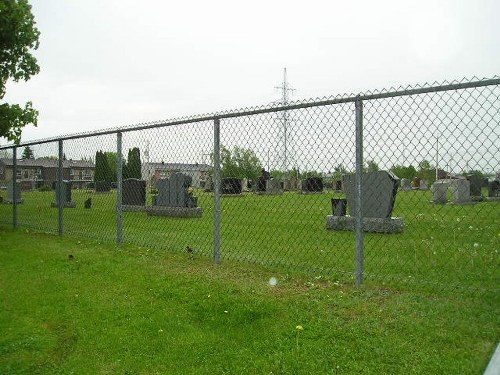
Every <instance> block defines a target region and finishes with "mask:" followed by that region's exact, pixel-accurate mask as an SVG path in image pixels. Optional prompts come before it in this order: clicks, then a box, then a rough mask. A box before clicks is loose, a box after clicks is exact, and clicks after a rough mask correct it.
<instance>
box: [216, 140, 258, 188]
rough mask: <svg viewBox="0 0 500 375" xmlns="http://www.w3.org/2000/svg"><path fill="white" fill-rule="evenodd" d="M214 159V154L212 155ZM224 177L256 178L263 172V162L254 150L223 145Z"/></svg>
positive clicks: (221, 151)
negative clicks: (229, 147)
mask: <svg viewBox="0 0 500 375" xmlns="http://www.w3.org/2000/svg"><path fill="white" fill-rule="evenodd" d="M212 160H213V155H212ZM220 160H221V164H222V170H221V172H222V177H237V178H248V179H249V180H255V179H257V177H258V176H260V174H261V172H262V164H261V162H260V160H259V158H258V157H257V155H256V154H255V152H254V151H253V150H250V149H245V148H242V147H238V146H235V147H234V148H233V149H232V150H230V149H228V148H226V147H224V146H221V150H220Z"/></svg>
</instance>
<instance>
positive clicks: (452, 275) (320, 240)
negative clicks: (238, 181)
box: [0, 190, 500, 293]
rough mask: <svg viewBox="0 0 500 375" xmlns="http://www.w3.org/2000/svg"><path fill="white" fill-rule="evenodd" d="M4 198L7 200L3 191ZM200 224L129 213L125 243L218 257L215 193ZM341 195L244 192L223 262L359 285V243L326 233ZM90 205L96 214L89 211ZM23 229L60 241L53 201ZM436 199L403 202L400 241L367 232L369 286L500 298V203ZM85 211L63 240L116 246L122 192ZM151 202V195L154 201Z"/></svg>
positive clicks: (37, 197)
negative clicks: (441, 202) (74, 238)
mask: <svg viewBox="0 0 500 375" xmlns="http://www.w3.org/2000/svg"><path fill="white" fill-rule="evenodd" d="M2 194H4V195H5V192H2ZM195 194H196V195H197V196H198V198H199V206H200V207H202V208H203V210H204V213H203V217H202V218H190V219H186V218H168V217H150V216H147V214H146V213H145V212H125V214H124V241H125V243H129V244H136V245H139V246H148V247H151V248H159V249H166V250H169V251H174V252H183V251H185V249H186V248H187V247H190V248H192V249H194V252H195V253H196V254H199V255H205V256H207V257H212V256H213V232H214V229H213V226H214V209H213V207H214V202H213V194H211V193H205V192H203V191H196V192H195ZM336 196H339V194H338V193H334V192H325V193H323V194H318V195H315V194H311V195H303V194H297V193H295V192H287V193H285V194H284V195H280V196H259V195H256V194H253V193H245V194H244V195H242V196H241V197H223V198H222V200H221V217H222V224H221V235H222V238H221V255H222V259H226V260H227V259H235V260H243V261H247V262H252V263H257V264H262V265H267V266H281V267H283V269H285V270H291V271H301V272H304V273H305V274H308V275H313V276H315V277H318V278H326V279H328V280H339V281H343V282H353V274H354V272H355V235H354V233H352V232H338V231H329V230H326V228H325V224H326V216H327V215H329V214H331V203H330V199H331V198H332V197H336ZM89 197H90V198H91V199H92V208H91V209H90V210H88V209H84V205H83V202H84V201H85V200H86V199H87V198H89ZM23 198H24V203H23V204H20V205H19V206H18V222H19V225H20V226H21V227H27V228H32V229H36V230H40V231H42V232H49V233H57V230H58V229H57V228H58V210H57V209H55V208H51V207H50V203H51V202H52V201H54V192H38V191H34V192H23ZM431 200H432V193H431V192H429V191H409V192H399V193H398V194H397V198H396V203H395V207H394V211H393V216H397V217H401V218H403V220H404V224H405V228H404V232H403V233H401V234H395V235H394V234H374V233H366V234H365V238H364V245H365V280H366V282H368V283H371V282H372V283H374V284H375V285H380V284H385V285H391V286H400V285H410V287H411V288H415V287H418V288H426V289H429V288H430V289H431V290H433V289H439V290H450V291H451V292H452V293H454V292H455V291H458V292H459V293H461V292H462V291H463V290H471V291H472V292H473V293H475V291H476V290H479V291H480V292H484V291H486V292H493V293H497V292H498V290H499V287H498V286H499V280H500V271H499V268H500V267H499V258H498V251H499V250H500V220H499V217H500V202H479V203H477V204H475V205H434V204H431V203H430V201H431ZM73 201H75V202H76V204H77V207H76V208H74V209H65V210H64V233H65V234H69V235H77V236H84V237H88V238H92V239H98V240H103V241H116V223H117V219H116V192H112V193H109V194H95V193H93V192H91V191H80V190H74V191H73ZM148 201H151V196H149V197H148ZM0 221H2V222H4V223H11V222H12V207H11V206H10V205H0Z"/></svg>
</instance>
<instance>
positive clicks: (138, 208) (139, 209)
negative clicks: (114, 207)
mask: <svg viewBox="0 0 500 375" xmlns="http://www.w3.org/2000/svg"><path fill="white" fill-rule="evenodd" d="M122 211H124V212H142V211H146V206H139V205H131V204H124V205H122Z"/></svg>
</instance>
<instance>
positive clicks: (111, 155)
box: [104, 151, 125, 182]
mask: <svg viewBox="0 0 500 375" xmlns="http://www.w3.org/2000/svg"><path fill="white" fill-rule="evenodd" d="M104 156H105V158H106V161H107V163H108V166H109V170H110V172H109V174H110V176H111V180H110V181H111V182H116V176H117V174H116V162H117V160H118V154H117V153H116V152H111V151H106V152H105V153H104ZM123 164H125V163H122V168H123ZM122 174H123V171H122Z"/></svg>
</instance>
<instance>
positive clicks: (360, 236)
mask: <svg viewBox="0 0 500 375" xmlns="http://www.w3.org/2000/svg"><path fill="white" fill-rule="evenodd" d="M355 109H356V213H355V214H356V287H360V286H361V284H362V283H363V267H364V266H363V261H364V255H363V246H364V243H363V242H364V232H363V210H362V208H363V207H362V199H361V198H362V196H361V195H362V185H363V101H362V100H360V99H359V98H358V99H356V102H355Z"/></svg>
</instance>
